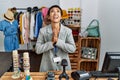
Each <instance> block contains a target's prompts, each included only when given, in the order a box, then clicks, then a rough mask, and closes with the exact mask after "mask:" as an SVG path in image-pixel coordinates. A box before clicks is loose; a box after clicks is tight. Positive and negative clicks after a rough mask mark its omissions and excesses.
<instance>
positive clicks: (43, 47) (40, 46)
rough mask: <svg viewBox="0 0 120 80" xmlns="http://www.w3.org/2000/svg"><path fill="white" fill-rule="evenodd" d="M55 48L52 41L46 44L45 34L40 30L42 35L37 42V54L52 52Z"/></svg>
mask: <svg viewBox="0 0 120 80" xmlns="http://www.w3.org/2000/svg"><path fill="white" fill-rule="evenodd" d="M53 48H54V46H53V43H52V41H49V42H45V39H44V32H42V30H41V29H40V33H39V36H38V39H37V42H36V47H35V49H36V53H37V54H41V53H43V52H46V51H48V50H51V49H53Z"/></svg>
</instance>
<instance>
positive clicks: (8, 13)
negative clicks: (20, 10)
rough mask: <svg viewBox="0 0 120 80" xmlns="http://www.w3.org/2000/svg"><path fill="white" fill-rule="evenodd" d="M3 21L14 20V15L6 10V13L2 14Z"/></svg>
mask: <svg viewBox="0 0 120 80" xmlns="http://www.w3.org/2000/svg"><path fill="white" fill-rule="evenodd" d="M3 17H4V19H5V20H7V21H13V20H14V14H13V12H12V11H10V10H7V12H6V13H4V15H3Z"/></svg>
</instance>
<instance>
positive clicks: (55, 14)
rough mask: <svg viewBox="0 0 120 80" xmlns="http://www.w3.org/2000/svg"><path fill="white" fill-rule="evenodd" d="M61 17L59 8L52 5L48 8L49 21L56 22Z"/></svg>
mask: <svg viewBox="0 0 120 80" xmlns="http://www.w3.org/2000/svg"><path fill="white" fill-rule="evenodd" d="M61 18H62V17H61V11H60V9H59V8H57V7H54V8H52V9H51V10H50V15H49V19H50V20H51V22H53V23H58V22H60V20H61Z"/></svg>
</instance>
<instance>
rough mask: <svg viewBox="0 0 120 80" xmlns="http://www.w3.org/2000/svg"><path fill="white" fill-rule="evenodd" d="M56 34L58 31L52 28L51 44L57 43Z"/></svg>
mask: <svg viewBox="0 0 120 80" xmlns="http://www.w3.org/2000/svg"><path fill="white" fill-rule="evenodd" d="M58 35H59V31H58V30H56V29H54V30H53V35H52V42H53V44H55V43H57V41H58Z"/></svg>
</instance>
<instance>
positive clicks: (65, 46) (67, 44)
mask: <svg viewBox="0 0 120 80" xmlns="http://www.w3.org/2000/svg"><path fill="white" fill-rule="evenodd" d="M56 46H57V47H59V48H61V49H62V50H63V51H65V52H67V53H73V52H75V50H76V46H75V42H74V39H73V35H72V31H71V30H69V31H68V33H67V37H66V41H63V40H61V39H58V41H57V43H56Z"/></svg>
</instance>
